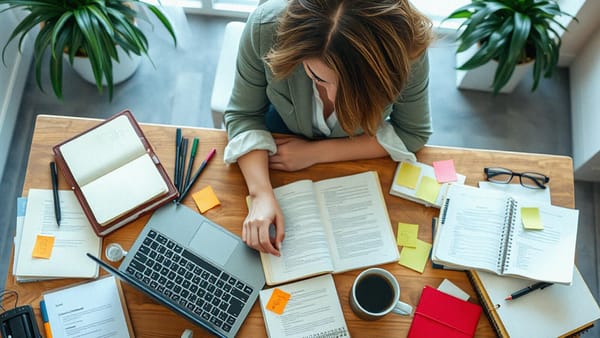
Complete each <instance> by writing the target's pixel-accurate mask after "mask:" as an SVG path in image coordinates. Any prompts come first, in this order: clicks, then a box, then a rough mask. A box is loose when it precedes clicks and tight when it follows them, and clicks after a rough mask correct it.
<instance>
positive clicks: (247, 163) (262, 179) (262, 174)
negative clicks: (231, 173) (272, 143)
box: [237, 150, 273, 196]
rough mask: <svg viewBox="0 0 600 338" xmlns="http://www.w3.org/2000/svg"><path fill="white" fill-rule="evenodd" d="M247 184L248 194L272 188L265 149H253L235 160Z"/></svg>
mask: <svg viewBox="0 0 600 338" xmlns="http://www.w3.org/2000/svg"><path fill="white" fill-rule="evenodd" d="M237 162H238V165H239V167H240V170H241V171H242V175H244V179H245V180H246V185H247V186H248V193H249V194H250V196H255V195H257V194H260V193H261V192H270V191H272V190H273V187H272V186H271V179H270V177H269V154H268V153H267V151H266V150H254V151H251V152H249V153H247V154H245V155H244V156H241V157H240V158H238V160H237Z"/></svg>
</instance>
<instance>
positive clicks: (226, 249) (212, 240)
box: [190, 223, 239, 266]
mask: <svg viewBox="0 0 600 338" xmlns="http://www.w3.org/2000/svg"><path fill="white" fill-rule="evenodd" d="M238 243H239V242H238V241H237V240H236V239H235V238H232V237H231V235H229V234H227V233H225V232H223V231H221V230H220V229H218V228H215V227H213V226H210V225H208V224H206V223H204V224H202V226H200V229H198V231H197V232H196V234H195V235H194V237H192V240H191V241H190V248H191V249H192V250H194V251H195V252H196V253H198V254H200V255H201V256H204V257H206V258H208V259H210V260H212V261H213V262H215V263H217V264H221V266H225V263H227V260H228V259H229V256H231V254H232V253H233V251H234V250H235V247H236V246H237V245H238Z"/></svg>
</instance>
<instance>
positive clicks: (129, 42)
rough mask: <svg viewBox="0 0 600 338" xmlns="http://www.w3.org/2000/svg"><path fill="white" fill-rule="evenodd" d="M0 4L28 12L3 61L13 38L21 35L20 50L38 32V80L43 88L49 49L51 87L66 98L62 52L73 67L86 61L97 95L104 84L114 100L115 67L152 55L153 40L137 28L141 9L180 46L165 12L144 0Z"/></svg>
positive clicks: (1, 0) (2, 0) (40, 0)
mask: <svg viewBox="0 0 600 338" xmlns="http://www.w3.org/2000/svg"><path fill="white" fill-rule="evenodd" d="M0 4H7V5H8V7H7V8H5V9H4V10H3V11H2V12H4V11H7V10H12V9H24V10H25V11H26V12H27V15H26V16H25V17H24V18H23V20H22V21H21V22H20V23H19V24H18V25H17V27H15V29H14V30H13V32H12V34H11V35H10V38H9V39H8V41H7V42H6V44H5V46H4V49H3V53H2V57H3V59H4V51H5V50H6V46H8V44H9V43H10V42H11V41H12V40H13V39H15V38H17V37H19V36H20V38H19V48H20V46H21V43H22V42H23V39H24V38H25V35H26V34H27V33H28V32H30V31H32V30H33V31H37V29H38V28H39V32H38V33H37V35H36V37H35V41H34V52H33V54H34V60H35V62H34V65H35V76H36V81H37V84H38V87H40V89H42V90H43V88H42V81H41V69H42V61H43V60H44V57H45V54H46V50H49V53H48V54H49V57H50V60H49V61H50V65H49V73H50V74H49V75H50V80H51V83H52V89H53V90H54V93H55V94H56V96H57V97H58V98H61V99H62V83H63V81H62V79H63V74H62V73H63V72H62V67H63V54H65V55H66V57H65V58H66V59H67V60H68V61H69V63H70V64H71V65H73V63H74V60H75V58H76V57H77V56H85V57H87V59H88V60H89V63H90V64H91V69H92V73H93V79H94V80H95V84H96V86H97V88H98V91H99V92H100V93H102V90H103V84H105V85H106V87H107V89H108V94H109V99H112V94H113V86H114V81H113V79H114V78H113V68H114V65H115V64H118V63H119V61H120V59H122V58H123V57H124V56H125V57H128V56H130V55H131V56H133V55H137V56H140V55H148V47H149V46H148V40H147V38H146V36H145V34H144V32H143V31H142V30H140V29H139V28H138V27H137V24H136V20H137V19H138V18H140V12H139V11H140V9H142V7H145V8H147V9H148V10H149V11H150V12H151V13H153V14H154V15H155V16H156V18H158V20H159V22H160V23H161V24H162V25H163V26H164V27H165V28H166V29H167V30H168V32H169V34H170V35H171V37H172V38H173V42H174V44H177V38H176V36H175V31H174V29H173V26H172V25H171V23H170V22H169V20H168V19H167V17H166V16H165V15H164V13H163V12H162V11H161V10H160V9H158V8H157V7H156V6H154V5H151V4H149V3H147V2H143V1H140V0H0ZM0 13H1V12H0Z"/></svg>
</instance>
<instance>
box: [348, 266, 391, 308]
mask: <svg viewBox="0 0 600 338" xmlns="http://www.w3.org/2000/svg"><path fill="white" fill-rule="evenodd" d="M355 292H356V300H357V302H358V304H360V306H361V307H362V308H363V309H365V310H367V311H369V312H371V313H379V312H382V311H384V310H385V309H387V308H389V307H390V306H391V305H392V304H393V303H394V302H395V299H394V288H393V287H392V285H391V284H390V282H389V281H388V280H387V279H385V278H384V277H382V276H379V275H368V276H366V277H363V278H361V279H360V280H359V281H358V284H356V291H355Z"/></svg>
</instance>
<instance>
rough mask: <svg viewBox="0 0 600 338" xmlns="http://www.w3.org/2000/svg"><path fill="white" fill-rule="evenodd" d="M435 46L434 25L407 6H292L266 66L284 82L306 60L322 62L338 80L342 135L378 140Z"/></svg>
mask: <svg viewBox="0 0 600 338" xmlns="http://www.w3.org/2000/svg"><path fill="white" fill-rule="evenodd" d="M431 40H432V31H431V21H430V20H429V19H427V18H426V17H425V16H424V15H422V14H421V13H419V12H418V11H417V10H416V9H415V8H413V7H412V5H411V4H410V3H409V2H408V1H407V0H371V1H368V0H291V1H289V4H288V6H287V9H286V10H285V12H284V13H283V14H282V16H281V17H280V19H279V22H278V26H277V31H276V37H275V44H274V46H273V48H272V49H271V50H270V51H269V53H268V54H267V55H266V58H265V60H266V62H267V64H268V65H269V67H270V69H271V71H272V72H273V75H274V77H275V78H276V79H279V80H281V79H283V78H285V77H287V76H288V75H290V74H291V73H292V72H293V71H294V69H295V68H296V67H297V66H299V65H300V64H301V63H302V61H304V60H306V59H309V58H318V59H320V60H322V61H323V62H324V63H325V64H326V65H327V66H328V67H330V68H331V69H332V70H333V71H334V72H335V73H336V75H337V77H338V81H339V82H338V83H339V84H338V89H337V95H336V97H335V102H334V106H335V110H336V114H337V118H338V121H339V123H340V126H341V127H342V129H343V130H344V131H345V132H346V133H347V134H349V135H353V134H354V133H355V132H356V131H357V129H358V128H362V129H363V130H364V131H365V132H366V133H367V134H369V135H374V134H375V131H376V129H377V128H378V126H379V125H380V123H381V113H382V111H383V110H384V108H385V107H386V106H387V105H389V104H390V103H392V102H393V101H395V100H396V98H397V97H398V96H399V95H400V93H401V92H402V89H403V88H404V86H405V84H406V81H407V79H408V77H409V74H410V64H411V62H412V61H413V60H415V59H416V58H418V57H419V56H420V55H421V54H422V53H423V52H424V51H425V49H426V48H427V47H428V46H429V44H430V42H431Z"/></svg>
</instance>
